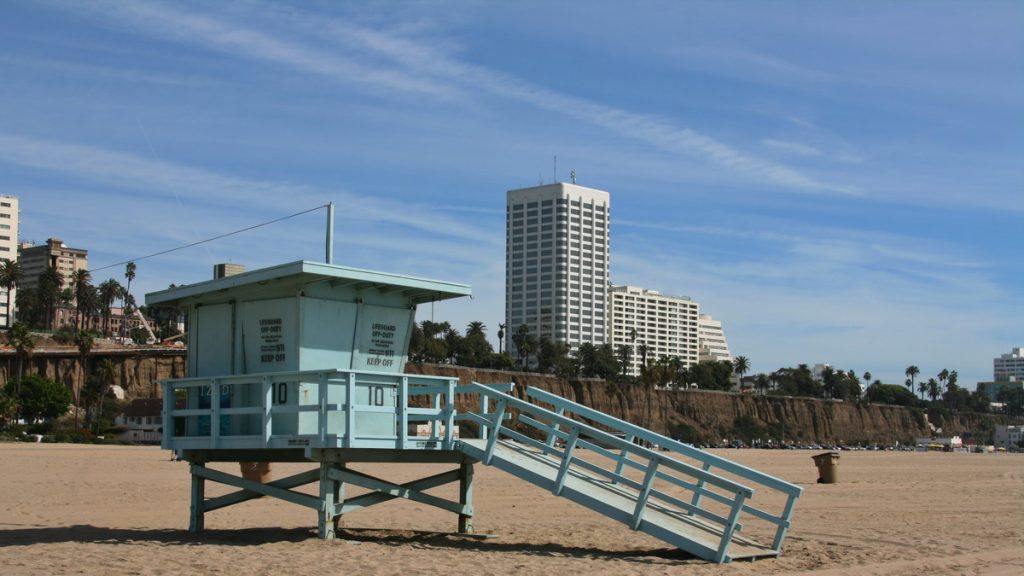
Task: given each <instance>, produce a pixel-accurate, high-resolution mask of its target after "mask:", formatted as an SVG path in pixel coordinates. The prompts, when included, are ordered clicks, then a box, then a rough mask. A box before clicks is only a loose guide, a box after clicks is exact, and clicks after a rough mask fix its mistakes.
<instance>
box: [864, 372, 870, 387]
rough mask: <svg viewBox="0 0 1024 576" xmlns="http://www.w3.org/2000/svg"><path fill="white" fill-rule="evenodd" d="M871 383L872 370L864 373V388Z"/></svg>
mask: <svg viewBox="0 0 1024 576" xmlns="http://www.w3.org/2000/svg"><path fill="white" fill-rule="evenodd" d="M869 384H871V372H865V373H864V388H867V387H868V385H869Z"/></svg>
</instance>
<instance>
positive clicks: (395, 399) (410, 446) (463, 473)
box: [146, 261, 801, 562]
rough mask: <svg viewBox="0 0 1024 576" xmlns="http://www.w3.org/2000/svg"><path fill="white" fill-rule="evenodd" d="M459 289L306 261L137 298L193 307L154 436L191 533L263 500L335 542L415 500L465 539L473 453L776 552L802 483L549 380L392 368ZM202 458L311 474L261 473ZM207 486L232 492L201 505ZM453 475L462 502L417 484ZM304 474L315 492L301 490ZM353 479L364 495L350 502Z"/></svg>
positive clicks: (617, 507) (610, 507) (711, 550)
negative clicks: (182, 495)
mask: <svg viewBox="0 0 1024 576" xmlns="http://www.w3.org/2000/svg"><path fill="white" fill-rule="evenodd" d="M470 293H471V290H470V287H469V286H467V285H464V284H456V283H450V282H440V281H435V280H425V279H421V278H413V277H409V276H402V275H396V274H388V273H382V272H372V271H367V270H359V269H355V268H348V267H344V266H336V265H331V264H322V263H315V262H307V261H300V262H292V263H289V264H282V265H280V266H274V267H271V268H265V269H261V270H253V271H251V272H246V273H243V274H239V275H236V276H229V277H226V278H220V279H216V280H211V281H207V282H201V283H198V284H192V285H188V286H181V287H176V288H171V289H169V290H165V291H161V292H155V293H151V294H147V295H146V303H147V305H150V306H175V307H180V308H185V309H187V311H188V318H189V326H188V336H189V355H188V369H189V374H190V375H191V377H189V378H185V379H177V380H168V381H165V382H163V383H162V386H163V394H164V396H163V398H164V420H163V421H164V436H163V447H164V448H167V449H170V450H174V451H175V452H176V453H177V455H178V456H179V457H180V458H181V459H183V460H185V461H187V462H188V463H189V466H190V473H191V482H192V491H191V515H190V522H189V529H190V530H191V531H193V532H198V531H201V530H202V529H203V524H204V516H205V514H206V513H207V512H211V511H214V510H217V509H220V508H223V507H226V506H231V505H235V504H239V503H242V502H245V501H248V500H252V499H255V498H261V497H273V498H279V499H282V500H285V501H288V502H292V503H295V504H299V505H302V506H306V507H309V508H312V509H313V510H315V511H316V512H317V518H318V522H317V525H318V534H319V536H320V537H321V538H328V539H329V538H333V537H334V536H335V531H336V530H337V527H338V522H339V520H340V519H341V517H342V515H344V514H347V513H350V512H354V511H357V510H361V509H364V508H367V507H369V506H372V505H374V504H378V503H381V502H385V501H388V500H391V499H394V498H408V499H410V500H414V501H417V502H420V503H423V504H427V505H430V506H434V507H437V508H439V509H442V510H445V511H448V512H450V513H454V514H456V515H457V516H458V525H457V530H458V531H459V532H461V533H469V532H472V531H473V525H472V519H473V501H472V495H473V467H474V465H475V464H477V463H482V464H484V465H491V466H496V467H497V468H499V469H501V470H503V471H506V472H508V473H511V474H514V475H516V476H517V477H519V478H522V479H523V480H526V481H528V482H532V483H534V484H537V485H538V486H542V487H544V488H546V489H548V490H551V491H552V492H553V493H554V494H556V495H558V496H563V497H566V498H569V499H571V500H573V501H574V502H577V503H579V504H581V505H583V506H586V507H588V508H590V509H592V510H594V511H596V512H598V513H601V514H604V515H607V516H609V517H611V518H613V519H616V520H619V521H621V522H622V523H624V524H626V525H627V526H628V527H629V528H631V529H633V530H639V531H643V532H645V533H647V534H650V535H652V536H655V537H657V538H660V539H662V540H663V541H666V542H669V543H671V544H672V545H674V546H677V547H679V548H680V549H682V550H685V551H687V552H690V553H692V554H694V555H697V556H699V557H702V558H706V559H708V560H713V561H716V562H727V561H730V560H733V559H738V558H759V557H767V556H776V555H778V554H779V553H780V552H781V549H782V544H783V541H784V538H785V535H786V532H787V531H788V529H789V526H790V518H791V516H792V513H793V507H794V505H795V503H796V501H797V499H798V498H799V496H800V493H801V489H800V488H799V487H797V486H795V485H792V484H790V483H788V482H785V481H783V480H780V479H777V478H774V477H772V476H769V475H767V474H763V473H761V472H758V471H755V470H751V469H749V468H746V467H744V466H741V465H739V464H736V463H733V462H730V461H729V460H726V459H724V458H721V457H718V456H715V455H713V454H710V453H706V452H703V451H702V450H698V449H696V448H694V447H692V446H690V445H688V444H684V443H681V442H676V441H674V440H672V439H670V438H667V437H664V436H662V435H659V434H656V433H654V432H651V431H649V430H645V429H643V428H640V427H637V426H634V425H632V424H630V423H628V422H624V421H622V420H618V419H616V418H613V417H611V416H608V415H606V414H603V413H601V412H597V411H595V410H592V409H590V408H588V407H586V406H583V405H580V404H577V403H575V402H572V401H571V400H568V399H565V398H561V397H559V396H556V395H554V394H551V393H549V392H546V391H544V390H539V389H534V388H527V389H525V390H519V391H517V392H518V394H519V395H516V394H513V386H512V384H511V383H510V384H505V385H483V384H477V383H472V384H468V385H459V384H458V381H457V379H456V378H446V377H428V376H414V375H407V374H403V373H402V370H403V367H404V365H405V362H406V360H407V355H408V346H409V338H410V335H411V334H412V328H413V323H414V322H415V311H416V306H417V305H418V304H424V303H428V302H435V301H440V300H445V299H449V298H456V297H461V296H467V295H469V294H470ZM460 395H469V396H467V397H466V398H464V401H463V402H459V405H462V406H467V405H470V406H479V409H478V410H477V411H468V412H462V413H460V412H459V411H458V410H457V409H456V397H457V396H460ZM459 422H472V423H474V424H475V427H476V428H477V429H478V430H479V434H478V437H477V438H458V437H456V435H455V434H454V430H455V429H456V427H457V423H459ZM655 445H656V446H657V447H659V448H655V449H652V448H647V447H645V446H655ZM584 448H586V449H587V451H586V453H585V454H586V458H581V457H580V455H581V453H580V452H579V451H580V450H581V449H584ZM210 462H239V463H250V464H248V465H251V463H271V462H309V463H310V464H311V465H314V466H315V467H314V468H313V469H311V470H309V471H307V472H303V473H300V474H296V475H293V476H290V477H287V478H280V479H276V480H272V481H267V482H263V481H261V479H260V478H259V477H252V476H250V477H248V478H247V477H246V476H244V475H243V476H234V475H231V474H227V473H225V472H221V471H218V470H214V469H211V468H207V466H206V464H207V463H210ZM355 462H392V463H409V464H414V465H415V464H421V463H448V464H452V465H453V469H452V470H451V471H449V472H444V473H441V474H436V475H433V476H430V477H426V478H421V479H419V480H415V481H412V482H406V483H402V484H397V483H393V482H390V481H388V480H386V479H383V478H375V477H372V476H369V475H367V474H364V473H362V472H359V471H356V470H353V469H351V468H350V467H349V464H351V463H355ZM207 480H209V481H214V482H219V483H222V484H227V485H230V486H234V487H236V488H238V489H239V490H238V491H236V492H232V493H230V494H226V495H223V496H219V497H215V498H207V497H206V496H205V482H206V481H207ZM454 482H458V483H459V499H458V501H449V500H445V499H442V498H439V497H437V496H434V495H431V494H428V493H427V491H428V490H430V489H432V488H435V487H437V486H441V485H444V484H448V483H454ZM311 483H318V484H319V491H318V495H316V496H313V495H309V494H305V493H302V492H298V491H295V490H294V488H296V487H299V486H303V485H306V484H311ZM346 485H354V486H360V487H363V488H366V489H368V490H369V492H368V493H365V494H361V495H359V496H355V497H348V498H346V496H345V486H346ZM753 486H757V487H758V490H759V491H763V492H765V493H767V494H768V495H769V496H768V498H767V499H766V502H767V503H766V504H760V503H758V502H755V500H754V493H755V492H754V488H753ZM746 522H754V523H756V522H760V523H763V524H767V525H768V526H769V527H770V528H771V530H770V531H769V532H764V531H762V533H765V534H770V536H769V537H768V540H770V542H771V543H770V544H768V542H767V541H764V542H759V541H757V539H756V538H748V537H746V536H745V535H744V536H741V535H740V532H741V531H745V527H746ZM759 535H760V533H759Z"/></svg>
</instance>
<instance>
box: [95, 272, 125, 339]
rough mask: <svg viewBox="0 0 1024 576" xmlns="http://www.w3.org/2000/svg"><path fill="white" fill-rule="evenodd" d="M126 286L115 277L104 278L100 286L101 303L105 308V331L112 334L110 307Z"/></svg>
mask: <svg viewBox="0 0 1024 576" xmlns="http://www.w3.org/2000/svg"><path fill="white" fill-rule="evenodd" d="M123 289H124V288H123V287H122V286H121V284H120V283H119V282H118V281H117V280H114V279H113V278H108V279H107V280H104V281H103V282H102V283H101V284H100V287H99V296H100V305H101V306H102V308H103V333H104V334H107V335H109V334H110V309H111V308H112V307H113V306H114V300H116V299H117V298H118V296H119V295H120V294H121V291H122V290H123Z"/></svg>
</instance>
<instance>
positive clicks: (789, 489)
mask: <svg viewBox="0 0 1024 576" xmlns="http://www.w3.org/2000/svg"><path fill="white" fill-rule="evenodd" d="M526 396H527V397H528V398H532V399H534V400H537V401H540V402H544V403H547V404H550V405H551V406H553V407H554V409H555V410H554V411H555V413H556V414H558V415H559V416H562V417H565V416H566V415H567V414H572V415H575V416H576V417H579V418H584V419H586V420H588V421H591V422H594V423H596V424H599V425H601V426H605V427H607V428H610V429H612V430H614V431H616V432H618V433H619V434H622V435H623V439H624V440H626V441H627V442H630V443H636V442H640V443H643V444H646V445H649V446H656V447H657V448H658V449H659V451H667V452H668V453H669V454H670V455H672V456H673V457H675V458H679V459H681V460H682V461H684V462H685V461H691V462H694V463H695V465H697V466H699V467H700V469H701V470H703V471H704V472H707V473H710V474H716V475H720V474H721V473H726V474H729V475H730V476H732V477H733V478H736V479H737V480H738V481H740V482H742V483H743V484H745V485H750V486H752V487H754V488H755V489H756V490H757V491H758V492H759V494H758V500H759V501H760V500H776V501H777V500H780V499H781V500H782V501H783V504H782V506H781V507H778V506H777V505H776V506H775V507H774V509H775V510H776V511H774V512H773V511H770V510H768V509H766V508H767V506H764V507H759V506H758V505H757V503H756V502H754V501H753V500H750V501H747V502H745V503H744V504H743V507H742V513H743V514H749V515H750V516H752V517H754V518H757V519H759V520H763V521H765V522H767V523H769V524H771V525H773V526H774V527H775V531H774V536H773V539H772V545H771V549H772V550H774V551H775V552H776V553H779V552H781V551H782V545H783V542H784V541H785V538H786V534H787V532H788V531H789V528H790V525H791V520H792V517H793V508H794V507H795V506H796V501H797V500H798V499H799V498H800V495H801V494H802V493H803V488H801V487H799V486H797V485H795V484H792V483H790V482H786V481H785V480H782V479H780V478H776V477H774V476H771V475H769V474H765V473H764V472H760V471H758V470H755V469H753V468H749V467H747V466H743V465H742V464H738V463H736V462H733V461H731V460H729V459H727V458H723V457H721V456H718V455H715V454H712V453H710V452H705V451H704V450H701V449H699V448H695V447H693V446H691V445H689V444H686V443H683V442H679V441H677V440H673V439H672V438H669V437H667V436H663V435H661V434H658V433H656V432H652V431H650V430H647V429H645V428H641V427H639V426H636V425H634V424H631V423H629V422H626V421H624V420H620V419H618V418H615V417H613V416H609V415H608V414H605V413H603V412H600V411H597V410H594V409H593V408H590V407H587V406H584V405H582V404H578V403H576V402H573V401H571V400H568V399H565V398H562V397H561V396H558V395H556V394H552V393H551V392H548V391H546V390H541V389H538V388H532V387H531V388H527V390H526ZM559 427H560V423H555V424H554V425H553V426H552V428H555V429H558V428H559ZM559 436H560V435H559V434H558V432H556V430H551V431H549V432H548V435H547V437H546V442H545V444H546V445H548V446H550V445H553V443H554V442H555V441H556V438H557V437H559ZM594 449H596V450H600V451H601V452H604V453H605V454H606V455H607V456H609V457H613V458H615V459H616V460H617V464H616V468H615V472H616V474H621V473H622V471H623V469H624V468H626V467H632V468H636V467H637V466H638V463H637V462H634V461H633V460H632V458H631V454H630V453H629V452H627V451H620V452H619V453H617V454H608V453H607V451H606V450H604V449H603V448H600V447H594ZM705 484H706V483H705V481H704V480H703V479H699V480H698V481H697V483H696V485H694V486H693V488H694V489H693V495H692V497H691V500H690V504H691V505H692V506H700V504H701V500H702V499H703V498H709V499H712V500H715V501H718V502H721V503H723V504H726V505H729V504H730V501H728V500H727V499H723V498H722V497H721V496H720V495H719V494H716V493H714V492H710V491H707V490H705V489H704V488H705ZM780 497H781V498H780Z"/></svg>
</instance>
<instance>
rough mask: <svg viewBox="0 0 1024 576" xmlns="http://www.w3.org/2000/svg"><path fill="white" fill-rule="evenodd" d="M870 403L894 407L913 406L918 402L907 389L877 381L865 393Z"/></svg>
mask: <svg viewBox="0 0 1024 576" xmlns="http://www.w3.org/2000/svg"><path fill="white" fill-rule="evenodd" d="M865 395H866V397H867V400H868V402H874V403H876V404H891V405H894V406H913V405H914V404H915V403H916V402H917V398H915V397H914V393H913V392H911V391H910V390H907V389H906V388H904V387H902V386H899V385H894V384H882V383H881V382H879V381H877V380H876V381H875V383H874V384H872V385H871V386H868V389H867V391H866V393H865Z"/></svg>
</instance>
